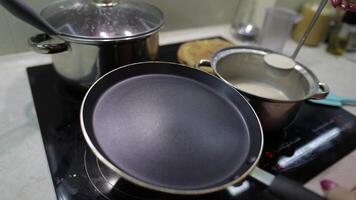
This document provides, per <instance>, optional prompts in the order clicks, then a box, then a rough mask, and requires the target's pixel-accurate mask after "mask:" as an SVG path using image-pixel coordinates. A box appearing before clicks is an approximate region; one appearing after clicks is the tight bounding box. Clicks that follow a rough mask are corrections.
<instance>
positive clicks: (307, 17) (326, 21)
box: [293, 0, 335, 46]
mask: <svg viewBox="0 0 356 200" xmlns="http://www.w3.org/2000/svg"><path fill="white" fill-rule="evenodd" d="M319 2H320V1H319V0H312V1H307V2H306V3H305V4H304V5H303V7H302V11H301V15H302V16H303V19H302V20H301V21H300V22H299V23H298V24H297V25H296V26H295V28H294V31H293V39H294V40H295V41H297V42H299V40H300V38H301V37H302V36H303V35H304V32H305V30H306V28H307V26H308V25H309V23H310V21H311V20H312V18H313V16H314V14H315V12H316V11H317V9H318V7H319ZM334 16H335V9H334V8H333V7H332V6H331V5H330V4H328V5H327V6H326V7H325V8H324V10H323V11H322V13H321V14H320V16H319V19H318V21H317V22H316V23H315V25H314V28H313V30H312V31H311V33H310V34H309V36H308V38H307V40H306V41H305V45H308V46H317V45H318V44H319V43H320V42H321V41H323V40H324V39H325V38H326V34H327V32H328V30H329V27H330V25H331V22H332V19H333V17H334Z"/></svg>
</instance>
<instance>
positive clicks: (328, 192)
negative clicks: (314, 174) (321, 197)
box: [320, 180, 356, 200]
mask: <svg viewBox="0 0 356 200" xmlns="http://www.w3.org/2000/svg"><path fill="white" fill-rule="evenodd" d="M320 186H321V188H322V189H323V191H324V194H325V197H326V199H328V200H356V196H355V195H354V194H353V193H352V192H350V191H349V190H347V189H345V188H341V187H339V186H338V185H337V184H336V183H334V182H333V181H331V180H323V181H321V182H320Z"/></svg>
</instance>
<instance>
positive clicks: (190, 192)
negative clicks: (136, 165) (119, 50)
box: [80, 61, 264, 195]
mask: <svg viewBox="0 0 356 200" xmlns="http://www.w3.org/2000/svg"><path fill="white" fill-rule="evenodd" d="M145 63H162V64H174V65H180V66H182V67H187V66H185V65H181V64H177V63H172V62H161V61H149V62H140V63H134V64H129V65H126V66H123V67H120V68H117V69H114V70H112V71H110V72H108V73H106V74H105V75H103V76H102V77H101V78H99V79H98V80H97V81H95V83H94V84H93V85H92V86H91V87H90V88H89V90H88V91H87V93H86V94H85V96H84V99H83V101H82V104H81V108H80V126H81V129H82V132H83V135H84V138H85V140H86V142H87V144H88V146H89V148H90V149H91V150H92V152H93V153H94V155H95V156H96V157H97V158H98V159H99V160H100V161H101V162H102V163H104V164H105V165H106V166H107V167H109V168H110V169H111V170H113V171H114V172H115V173H117V174H118V175H119V176H121V177H123V178H124V179H126V180H128V181H130V182H132V183H134V184H136V185H139V186H141V187H144V188H147V189H151V190H155V191H159V192H164V193H171V194H181V195H199V194H207V193H212V192H216V191H220V190H223V189H226V188H227V187H229V186H232V185H234V184H236V183H239V182H241V181H242V180H244V179H245V178H246V177H247V176H248V175H249V174H250V173H251V172H252V171H253V169H254V168H255V167H256V165H257V163H258V162H259V160H260V157H261V155H262V149H263V145H264V138H263V129H262V125H261V122H260V119H259V118H258V116H257V114H256V112H255V110H254V109H253V108H252V106H251V105H250V104H249V103H248V101H247V100H246V99H245V98H244V97H243V96H242V95H241V96H242V98H243V99H244V100H245V101H246V103H247V104H248V105H249V107H250V109H251V110H252V112H253V113H254V116H255V118H256V119H257V122H258V125H259V129H260V133H261V146H260V150H259V153H258V155H257V158H256V160H255V161H254V162H253V163H252V164H251V167H250V168H249V169H248V170H247V171H246V172H245V173H244V174H242V175H241V176H239V177H236V179H234V180H233V181H231V182H229V183H226V184H224V185H220V186H218V187H213V188H209V189H201V190H176V189H169V188H163V187H159V186H155V185H151V184H148V183H145V182H143V181H141V180H139V179H137V178H135V177H133V176H130V175H128V174H126V173H125V172H124V171H122V170H120V169H118V168H117V167H115V166H114V165H113V164H112V163H111V162H110V161H108V160H107V159H106V158H105V157H104V156H102V155H101V154H100V152H99V151H98V150H97V149H96V148H95V146H94V144H93V143H92V142H91V140H90V137H89V136H88V133H87V132H86V129H85V124H84V118H83V117H84V116H83V112H84V108H85V102H86V99H87V97H88V95H89V94H90V91H91V90H92V89H93V88H94V87H95V85H96V84H97V83H98V82H99V81H100V80H101V79H104V78H105V77H106V76H108V75H109V74H111V73H113V72H115V71H116V70H119V69H121V68H124V67H130V66H132V65H137V64H145ZM191 69H192V68H191ZM194 70H197V69H194ZM197 71H199V70H197ZM212 77H214V76H212ZM214 78H216V79H218V78H217V77H214ZM218 80H220V79H218ZM220 81H221V80H220ZM235 91H236V90H235ZM236 93H238V94H239V92H238V91H236ZM252 145H253V144H252Z"/></svg>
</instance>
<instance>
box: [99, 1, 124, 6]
mask: <svg viewBox="0 0 356 200" xmlns="http://www.w3.org/2000/svg"><path fill="white" fill-rule="evenodd" d="M94 2H95V4H96V5H97V6H109V7H110V6H116V5H117V4H118V3H119V0H94Z"/></svg>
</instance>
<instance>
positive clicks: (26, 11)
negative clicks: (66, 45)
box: [0, 0, 57, 35]
mask: <svg viewBox="0 0 356 200" xmlns="http://www.w3.org/2000/svg"><path fill="white" fill-rule="evenodd" d="M0 4H1V5H2V6H4V8H6V9H7V10H8V11H9V12H10V13H12V14H13V15H15V16H16V17H18V18H19V19H21V20H22V21H24V22H27V23H28V24H30V25H32V26H34V27H36V28H38V29H39V30H41V31H43V32H45V33H48V34H50V35H57V32H56V31H55V30H54V29H53V27H52V26H51V25H49V24H48V22H47V21H45V20H44V19H43V18H42V17H41V16H40V15H39V14H37V13H36V12H35V11H34V10H33V9H32V8H31V7H29V6H28V5H26V4H24V3H23V2H21V1H20V0H0Z"/></svg>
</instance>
